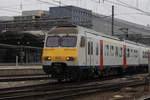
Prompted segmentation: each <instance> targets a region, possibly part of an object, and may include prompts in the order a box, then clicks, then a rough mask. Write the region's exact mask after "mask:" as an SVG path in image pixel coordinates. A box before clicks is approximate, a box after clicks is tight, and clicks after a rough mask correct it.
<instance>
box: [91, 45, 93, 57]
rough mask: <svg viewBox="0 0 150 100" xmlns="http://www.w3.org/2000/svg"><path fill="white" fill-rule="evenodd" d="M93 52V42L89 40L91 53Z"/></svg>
mask: <svg viewBox="0 0 150 100" xmlns="http://www.w3.org/2000/svg"><path fill="white" fill-rule="evenodd" d="M92 54H93V42H91V55H92Z"/></svg>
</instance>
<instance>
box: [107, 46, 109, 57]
mask: <svg viewBox="0 0 150 100" xmlns="http://www.w3.org/2000/svg"><path fill="white" fill-rule="evenodd" d="M107 56H109V45H107Z"/></svg>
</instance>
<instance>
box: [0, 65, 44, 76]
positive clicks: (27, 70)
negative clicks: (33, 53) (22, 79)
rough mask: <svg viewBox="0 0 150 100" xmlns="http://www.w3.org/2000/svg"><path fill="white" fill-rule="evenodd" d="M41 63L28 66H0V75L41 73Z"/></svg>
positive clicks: (42, 72)
mask: <svg viewBox="0 0 150 100" xmlns="http://www.w3.org/2000/svg"><path fill="white" fill-rule="evenodd" d="M43 74H45V73H44V71H43V70H42V66H41V65H30V66H20V65H18V66H0V77H2V76H23V75H43Z"/></svg>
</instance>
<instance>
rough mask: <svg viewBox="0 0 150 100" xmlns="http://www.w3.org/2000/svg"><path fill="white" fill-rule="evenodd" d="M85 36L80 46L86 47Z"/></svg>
mask: <svg viewBox="0 0 150 100" xmlns="http://www.w3.org/2000/svg"><path fill="white" fill-rule="evenodd" d="M85 41H86V40H85V37H83V36H82V37H81V42H80V47H85Z"/></svg>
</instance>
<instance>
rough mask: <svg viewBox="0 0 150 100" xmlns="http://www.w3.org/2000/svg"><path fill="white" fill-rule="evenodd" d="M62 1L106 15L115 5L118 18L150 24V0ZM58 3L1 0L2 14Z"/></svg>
mask: <svg viewBox="0 0 150 100" xmlns="http://www.w3.org/2000/svg"><path fill="white" fill-rule="evenodd" d="M40 1H46V2H50V3H42V2H40ZM55 1H57V0H55ZM58 1H59V0H58ZM61 1H62V5H64V4H67V5H76V6H79V7H83V8H87V9H90V10H92V11H93V12H96V13H100V14H105V15H111V6H112V5H114V6H115V17H116V18H120V19H124V20H127V21H130V22H134V23H137V24H142V25H147V24H150V0H61ZM99 1H100V2H99ZM21 5H22V6H21ZM56 5H58V3H57V2H54V1H53V0H0V16H16V15H21V11H22V10H40V9H42V10H48V9H49V7H53V6H56ZM135 9H137V10H135Z"/></svg>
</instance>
